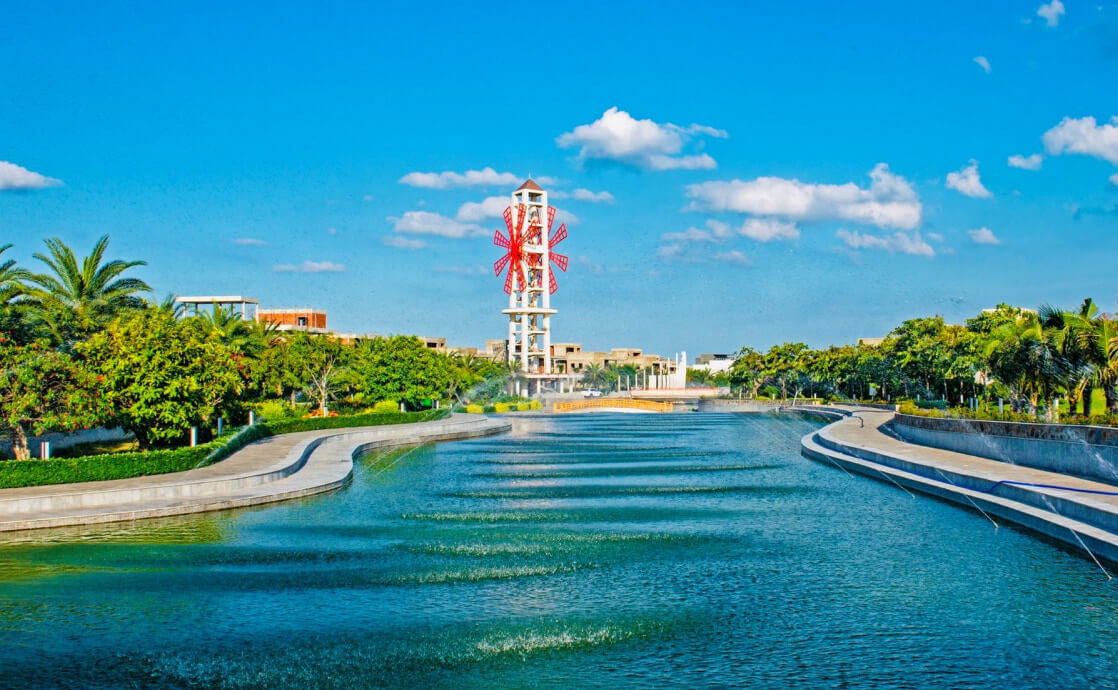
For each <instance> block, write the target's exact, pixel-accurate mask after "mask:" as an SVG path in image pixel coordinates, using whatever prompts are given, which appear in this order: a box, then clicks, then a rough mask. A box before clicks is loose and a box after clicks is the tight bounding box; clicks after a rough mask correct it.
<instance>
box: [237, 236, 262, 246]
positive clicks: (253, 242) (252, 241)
mask: <svg viewBox="0 0 1118 690" xmlns="http://www.w3.org/2000/svg"><path fill="white" fill-rule="evenodd" d="M230 241H231V242H232V243H233V244H239V245H241V246H242V247H263V246H264V245H266V244H268V243H267V242H265V241H264V240H258V239H256V238H255V237H235V238H233V239H232V240H230Z"/></svg>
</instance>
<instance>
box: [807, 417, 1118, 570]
mask: <svg viewBox="0 0 1118 690" xmlns="http://www.w3.org/2000/svg"><path fill="white" fill-rule="evenodd" d="M803 411H812V412H816V411H818V412H824V410H823V409H820V410H807V409H805V410H803ZM829 412H830V414H831V415H835V414H839V415H843V417H842V418H841V419H839V420H838V421H836V422H834V423H832V424H830V425H828V426H826V427H824V428H822V429H820V430H818V431H815V432H812V433H810V434H808V435H807V436H805V437H804V438H803V439H802V452H803V454H804V455H805V456H806V457H808V458H811V459H814V460H818V461H820V462H824V463H827V464H831V465H834V466H836V467H838V468H840V469H842V470H843V471H846V472H852V473H858V474H863V475H866V476H868V477H871V478H874V479H877V480H879V481H885V482H887V483H891V484H893V485H896V486H898V487H899V488H900V489H901V490H904V491H910V490H912V491H919V492H922V493H925V494H931V495H933V496H937V497H939V498H942V499H945V500H949V501H952V502H954V503H958V504H960V505H962V506H963V507H965V508H968V509H970V510H974V511H976V512H980V513H983V514H985V515H986V516H987V517H988V518H990V519H991V520H992V521H994V522H997V519H998V518H1001V519H1003V520H1008V521H1011V522H1014V523H1017V524H1019V525H1023V526H1025V527H1028V528H1029V529H1032V530H1034V531H1037V532H1040V533H1042V534H1045V535H1047V536H1049V537H1051V538H1053V539H1056V540H1059V541H1061V542H1064V543H1066V544H1068V545H1069V546H1071V547H1073V548H1076V549H1083V550H1089V551H1090V552H1091V553H1092V554H1094V555H1097V556H1100V557H1105V558H1107V559H1109V560H1111V561H1114V562H1118V486H1114V485H1111V484H1106V483H1102V482H1099V481H1094V480H1091V479H1084V478H1080V477H1075V476H1071V475H1067V474H1061V473H1057V472H1050V471H1045V470H1040V469H1034V468H1030V467H1023V466H1020V465H1015V464H1013V463H1011V462H1002V461H998V460H990V459H987V458H981V457H976V456H973V455H967V454H964V453H957V452H954V451H949V450H943V449H939V448H933V447H929V446H922V445H917V444H913V443H907V442H905V441H903V440H900V439H899V438H897V437H896V436H894V435H892V434H891V433H890V431H889V430H888V427H887V424H888V422H889V421H891V420H892V418H893V415H894V413H893V412H890V411H885V410H876V409H860V408H857V407H834V408H830V410H829ZM870 525H872V523H870Z"/></svg>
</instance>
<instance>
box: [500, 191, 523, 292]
mask: <svg viewBox="0 0 1118 690" xmlns="http://www.w3.org/2000/svg"><path fill="white" fill-rule="evenodd" d="M523 209H524V206H523V205H521V206H520V210H521V214H520V215H521V217H520V220H519V221H518V224H519V223H520V222H523V220H524V217H523ZM504 218H505V226H506V227H507V228H508V230H509V234H508V237H506V236H505V235H504V233H502V232H501V231H500V230H496V231H494V232H493V244H495V245H497V246H498V247H501V248H503V249H505V250H506V251H505V255H504V256H502V257H501V258H500V259H497V261H495V262H494V263H493V274H494V275H496V276H498V277H499V276H500V275H501V271H503V270H505V268H506V267H507V268H508V275H507V276H505V294H511V293H512V276H513V274H514V273H515V274H516V284H517V289H518V290H521V291H522V290H524V288H525V287H526V284H527V283H526V281H525V280H524V269H523V267H522V266H521V262H522V261H523V260H524V242H523V238H521V236H520V233H519V232H518V231H516V230H514V229H513V227H512V208H511V207H510V208H506V209H505V213H504Z"/></svg>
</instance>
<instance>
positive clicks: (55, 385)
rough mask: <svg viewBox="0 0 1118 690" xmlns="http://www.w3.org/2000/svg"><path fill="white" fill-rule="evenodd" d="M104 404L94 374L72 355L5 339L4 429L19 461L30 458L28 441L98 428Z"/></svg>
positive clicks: (1, 351)
mask: <svg viewBox="0 0 1118 690" xmlns="http://www.w3.org/2000/svg"><path fill="white" fill-rule="evenodd" d="M100 402H101V401H100V400H99V399H98V396H97V395H96V394H95V392H94V385H93V380H92V379H91V377H90V375H89V373H88V372H87V371H85V370H84V369H83V368H82V367H80V366H78V365H77V364H76V363H75V362H74V361H73V360H72V359H71V358H70V357H69V356H68V355H66V354H64V353H61V352H55V351H52V350H48V349H45V348H43V347H41V346H40V345H37V344H32V345H17V344H15V343H14V342H13V341H12V340H10V339H8V338H6V337H4V336H3V335H2V334H0V429H3V430H4V432H5V433H6V434H7V435H8V437H9V438H10V439H11V441H12V452H13V454H14V455H15V457H16V459H17V460H26V459H28V458H30V457H31V452H30V450H29V449H28V447H27V440H28V437H29V436H33V435H39V434H44V433H47V432H51V431H62V432H71V431H75V430H77V429H80V428H83V427H85V428H87V427H90V426H93V425H94V424H97V423H98V421H99V420H100V416H101V413H102V412H103V409H102V407H101V404H100Z"/></svg>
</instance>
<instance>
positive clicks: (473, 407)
mask: <svg viewBox="0 0 1118 690" xmlns="http://www.w3.org/2000/svg"><path fill="white" fill-rule="evenodd" d="M466 412H469V413H470V414H482V413H483V412H485V408H484V407H482V406H481V405H478V404H474V403H471V404H469V405H466Z"/></svg>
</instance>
